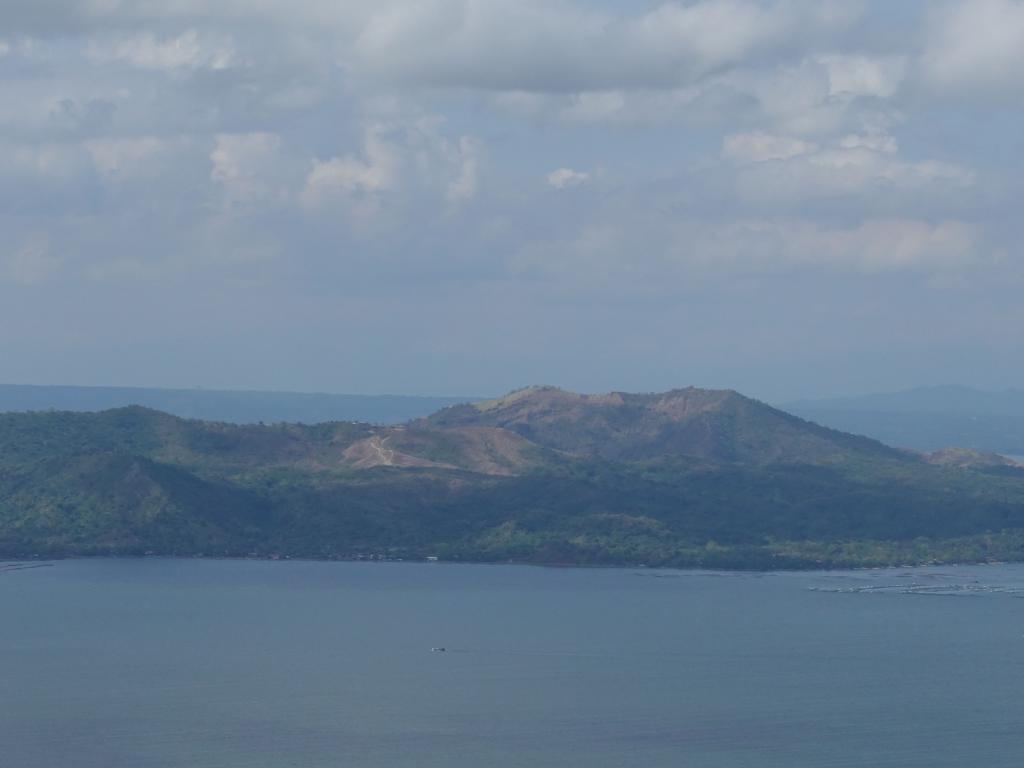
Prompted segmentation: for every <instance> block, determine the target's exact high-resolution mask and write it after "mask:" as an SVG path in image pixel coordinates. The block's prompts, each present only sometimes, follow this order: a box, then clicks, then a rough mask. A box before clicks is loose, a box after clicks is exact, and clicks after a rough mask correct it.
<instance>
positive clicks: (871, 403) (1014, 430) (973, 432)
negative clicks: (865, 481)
mask: <svg viewBox="0 0 1024 768" xmlns="http://www.w3.org/2000/svg"><path fill="white" fill-rule="evenodd" d="M780 407H781V408H783V409H785V410H787V411H789V412H791V413H794V414H797V415H798V416H801V417H803V418H805V419H810V420H812V421H816V422H818V423H819V424H824V425H826V426H829V427H833V428H835V429H841V430H843V431H846V432H853V433H856V434H860V435H868V436H870V437H873V438H875V439H877V440H881V441H883V442H885V443H889V444H890V445H896V446H900V447H904V448H913V449H916V450H919V451H928V452H931V451H937V450H940V449H942V448H947V447H953V446H956V447H960V448H970V449H973V450H980V451H992V452H996V453H1002V454H1006V455H1013V456H1024V390H1013V389H1008V390H1004V391H1001V392H984V391H981V390H977V389H971V388H969V387H952V386H949V387H922V388H919V389H911V390H906V391H903V392H894V393H891V394H877V395H864V396H861V397H845V398H832V399H828V400H802V401H798V402H794V403H786V404H783V405H782V406H780Z"/></svg>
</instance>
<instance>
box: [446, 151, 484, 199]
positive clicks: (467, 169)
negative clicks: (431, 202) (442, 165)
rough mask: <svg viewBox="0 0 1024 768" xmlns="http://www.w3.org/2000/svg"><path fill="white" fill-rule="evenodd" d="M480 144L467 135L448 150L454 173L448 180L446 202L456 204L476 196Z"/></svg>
mask: <svg viewBox="0 0 1024 768" xmlns="http://www.w3.org/2000/svg"><path fill="white" fill-rule="evenodd" d="M480 153H481V144H480V142H479V141H477V140H476V139H473V138H470V137H469V136H463V137H461V138H460V139H459V140H458V142H457V143H455V145H454V146H451V147H450V148H449V150H448V159H449V162H450V163H452V164H453V166H454V169H455V173H454V174H453V176H452V178H451V180H450V181H449V182H448V184H447V187H446V191H445V197H446V198H447V199H448V203H449V204H450V205H451V206H453V207H455V208H457V207H458V206H460V205H462V204H463V203H466V202H468V201H470V200H472V199H473V198H474V197H476V193H477V187H478V185H479V174H480Z"/></svg>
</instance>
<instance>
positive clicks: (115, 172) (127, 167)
mask: <svg viewBox="0 0 1024 768" xmlns="http://www.w3.org/2000/svg"><path fill="white" fill-rule="evenodd" d="M84 146H85V149H86V150H87V151H88V152H89V154H90V155H91V156H92V161H93V164H94V165H95V166H96V170H97V171H98V172H99V173H100V175H101V176H102V177H104V178H106V179H111V180H113V179H124V178H126V177H132V176H140V175H145V174H146V170H147V168H148V167H149V165H150V162H151V161H152V160H153V159H154V158H157V157H159V156H160V155H161V154H162V153H164V152H166V151H167V149H168V142H167V141H166V140H164V139H162V138H159V137H157V136H130V137H119V138H102V139H90V140H87V141H86V142H85V143H84Z"/></svg>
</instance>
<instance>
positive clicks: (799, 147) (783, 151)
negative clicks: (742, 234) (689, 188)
mask: <svg viewBox="0 0 1024 768" xmlns="http://www.w3.org/2000/svg"><path fill="white" fill-rule="evenodd" d="M897 152H898V147H897V144H896V140H895V139H894V138H893V137H892V136H889V135H887V134H849V135H845V136H842V137H840V138H838V139H835V140H833V141H830V142H829V143H827V144H817V143H812V142H808V141H804V140H802V139H798V138H795V137H792V136H778V135H773V134H767V133H752V134H733V135H730V136H726V137H725V139H724V140H723V143H722V153H721V154H722V157H723V158H724V159H726V160H729V161H730V162H732V163H733V164H734V165H735V166H736V169H737V170H736V184H737V191H738V192H739V193H740V195H742V196H743V197H744V198H747V199H751V200H761V201H770V202H773V203H778V202H781V201H783V200H808V199H820V198H822V197H832V196H853V197H862V198H865V200H871V201H874V200H876V199H877V195H879V194H880V193H883V194H913V195H914V196H915V197H919V196H921V195H922V194H924V195H927V194H929V193H930V192H932V191H936V192H942V193H945V192H946V191H948V190H964V189H967V188H970V187H971V186H973V185H974V184H975V183H976V180H977V179H976V175H975V174H974V172H972V171H971V170H970V169H968V168H965V167H963V166H960V165H956V164H953V163H948V162H942V161H938V160H921V161H916V162H911V161H907V160H903V159H901V158H900V157H899V156H898V154H897ZM890 202H891V200H890Z"/></svg>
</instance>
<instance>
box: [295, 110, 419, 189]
mask: <svg viewBox="0 0 1024 768" xmlns="http://www.w3.org/2000/svg"><path fill="white" fill-rule="evenodd" d="M384 132H385V129H384V128H383V127H382V126H373V127H371V128H369V129H368V130H367V131H366V135H365V138H364V142H363V156H362V157H357V156H354V155H347V156H345V157H333V158H331V159H329V160H316V161H314V163H313V169H312V170H311V171H310V172H309V175H308V176H307V177H306V188H305V191H304V192H303V199H304V200H305V201H306V202H307V203H309V204H312V205H319V204H324V203H326V202H328V201H330V200H331V199H332V198H337V197H343V198H356V197H360V198H368V197H373V196H376V195H379V194H381V193H383V192H386V191H388V190H389V189H390V188H391V187H392V186H393V185H394V184H395V183H396V181H397V178H398V172H399V158H398V154H397V152H396V151H395V149H394V147H392V146H391V145H390V144H389V143H388V142H387V141H386V140H385V138H384Z"/></svg>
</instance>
